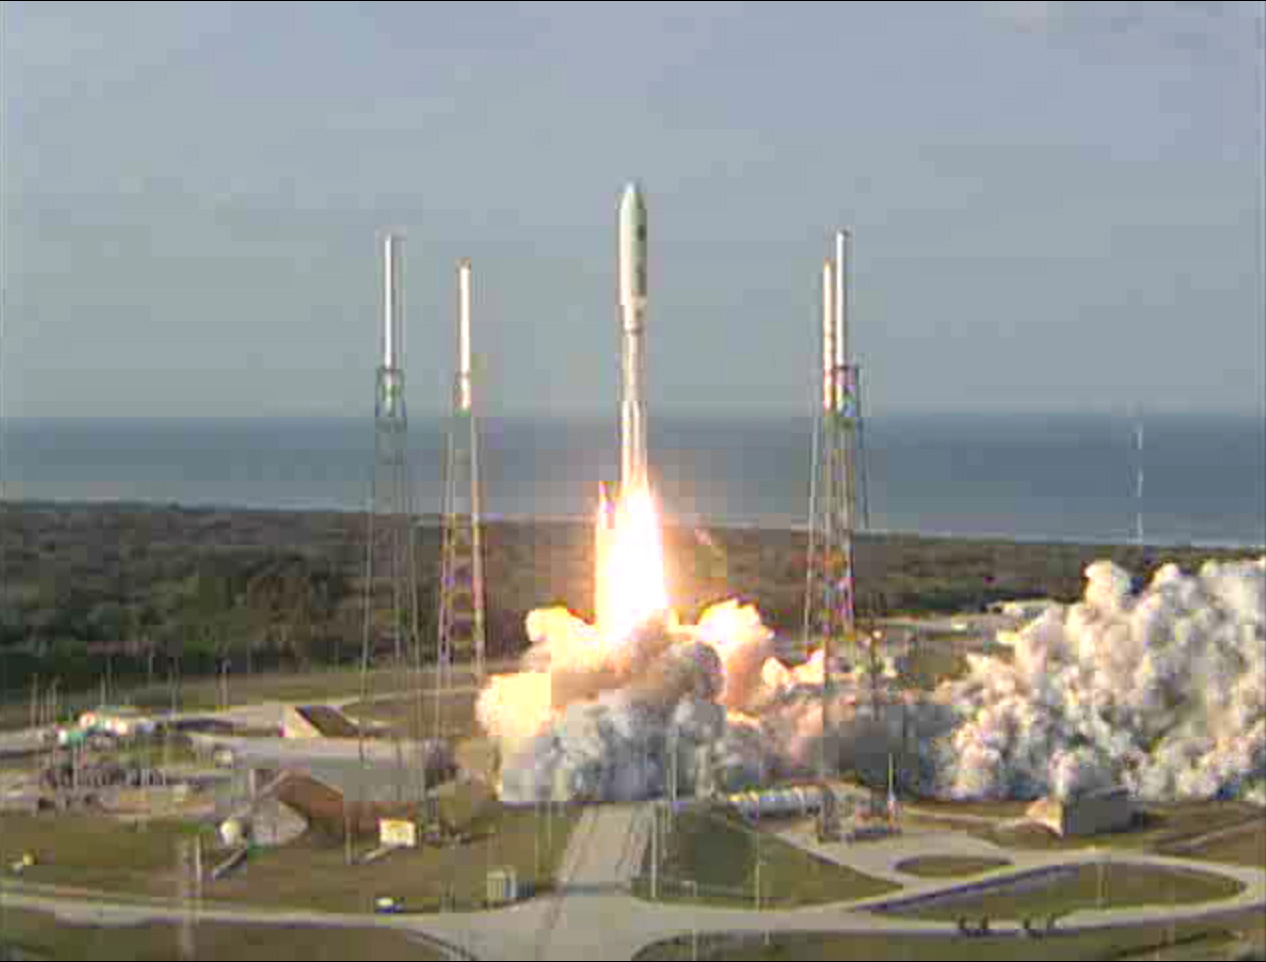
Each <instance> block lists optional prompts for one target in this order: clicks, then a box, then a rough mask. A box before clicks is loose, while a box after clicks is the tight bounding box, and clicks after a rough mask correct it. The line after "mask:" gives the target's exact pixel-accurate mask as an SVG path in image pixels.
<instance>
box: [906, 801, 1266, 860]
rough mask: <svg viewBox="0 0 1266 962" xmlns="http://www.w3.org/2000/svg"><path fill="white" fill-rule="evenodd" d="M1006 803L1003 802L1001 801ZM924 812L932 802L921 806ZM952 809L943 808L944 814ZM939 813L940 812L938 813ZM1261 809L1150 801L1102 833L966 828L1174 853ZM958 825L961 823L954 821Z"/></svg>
mask: <svg viewBox="0 0 1266 962" xmlns="http://www.w3.org/2000/svg"><path fill="white" fill-rule="evenodd" d="M1004 804H1005V803H1004ZM919 807H920V808H921V809H923V810H925V811H926V810H936V806H928V805H924V804H922V803H921V804H920V806H919ZM952 811H953V809H952V807H949V806H947V807H946V808H945V809H944V812H945V814H947V815H948V814H949V813H950V812H952ZM937 814H940V812H939V811H938V812H937ZM1263 818H1264V816H1263V812H1262V810H1261V809H1260V808H1259V807H1257V806H1256V805H1253V804H1251V803H1249V802H1220V801H1210V802H1181V803H1173V804H1149V805H1146V806H1144V807H1143V808H1141V809H1139V810H1138V811H1137V812H1136V813H1135V818H1134V824H1133V825H1132V826H1131V827H1130V828H1128V829H1125V830H1123V831H1119V832H1107V833H1105V834H1102V835H1090V836H1084V837H1080V838H1078V837H1070V838H1061V837H1060V836H1058V835H1056V834H1055V833H1054V832H1052V831H1050V830H1049V829H1047V828H1044V827H1042V826H1039V825H1032V824H1024V825H1011V826H994V827H990V826H976V827H970V828H969V829H968V830H969V831H970V832H971V833H972V834H973V835H977V836H979V837H980V838H983V839H985V840H987V841H990V842H994V843H995V844H998V845H1003V846H1007V847H1011V848H1019V849H1043V850H1049V851H1064V850H1076V849H1084V848H1090V847H1097V848H1120V849H1135V850H1149V851H1150V850H1155V851H1161V852H1170V851H1173V852H1174V854H1178V853H1177V852H1176V851H1174V847H1175V846H1179V845H1181V844H1182V843H1184V842H1188V841H1192V840H1197V839H1199V838H1201V837H1203V836H1205V835H1207V834H1210V833H1212V832H1219V831H1222V830H1224V829H1231V828H1237V827H1239V826H1243V825H1248V824H1256V823H1258V822H1261V821H1263ZM956 824H957V825H958V827H962V823H956Z"/></svg>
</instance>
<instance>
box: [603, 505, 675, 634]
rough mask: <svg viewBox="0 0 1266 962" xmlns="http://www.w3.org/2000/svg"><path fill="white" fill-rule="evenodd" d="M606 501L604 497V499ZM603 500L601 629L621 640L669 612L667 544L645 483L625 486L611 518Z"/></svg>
mask: <svg viewBox="0 0 1266 962" xmlns="http://www.w3.org/2000/svg"><path fill="white" fill-rule="evenodd" d="M604 502H605V499H604ZM609 514H610V512H609V510H608V507H607V505H606V504H605V503H604V504H603V505H602V507H601V508H600V516H599V518H598V545H599V547H598V570H597V571H596V572H595V573H594V576H595V577H596V578H597V579H598V588H597V596H598V603H597V608H598V611H597V628H598V633H599V635H600V636H601V637H602V638H603V639H605V640H607V641H610V642H621V641H624V640H626V639H627V638H629V636H630V635H632V634H633V632H634V631H635V630H636V629H637V628H638V626H639V625H643V624H645V623H646V622H648V621H650V620H652V619H654V618H657V617H661V616H663V615H664V614H665V613H666V612H667V611H668V590H667V588H666V587H665V580H664V547H663V543H662V541H661V539H660V527H659V514H658V512H657V511H656V509H655V501H654V499H653V498H652V497H651V492H650V489H649V488H648V487H647V486H646V485H638V486H636V487H634V488H632V489H631V490H628V491H622V492H621V493H620V500H619V502H618V503H617V504H616V506H615V511H614V517H613V518H612V517H609Z"/></svg>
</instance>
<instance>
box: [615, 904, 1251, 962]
mask: <svg viewBox="0 0 1266 962" xmlns="http://www.w3.org/2000/svg"><path fill="white" fill-rule="evenodd" d="M1249 944H1251V945H1255V946H1256V947H1257V948H1258V952H1259V954H1260V948H1261V946H1262V945H1263V944H1266V922H1263V920H1262V918H1261V917H1260V916H1259V915H1258V914H1257V913H1255V912H1252V913H1240V914H1237V915H1233V916H1228V917H1225V918H1222V919H1219V920H1217V921H1210V922H1191V923H1179V924H1176V925H1174V926H1173V927H1172V929H1171V928H1170V927H1169V926H1161V925H1136V926H1126V927H1122V928H1111V929H1100V930H1098V931H1094V932H1079V933H1076V934H1073V933H1069V934H1059V935H1055V936H1051V937H1046V938H1039V939H1030V938H1027V937H1023V936H986V937H976V938H962V937H961V936H958V935H954V936H940V935H928V936H920V935H899V934H895V933H876V934H873V935H836V934H830V933H823V934H818V933H795V934H773V935H771V936H770V937H769V939H768V940H766V939H765V938H764V937H763V936H761V935H753V936H747V937H743V938H741V939H740V938H737V937H734V936H716V935H706V936H702V937H700V939H699V958H701V959H709V960H712V959H726V960H734V962H798V960H805V962H809V960H827V959H874V960H876V962H884V960H888V959H891V960H912V962H923V960H927V962H934V960H939V959H946V960H956V959H963V960H968V962H974V960H980V962H991V960H998V962H1005V960H1009V959H1015V960H1017V962H1047V960H1050V962H1058V960H1063V959H1129V958H1138V959H1144V958H1146V959H1150V958H1154V957H1157V956H1160V955H1161V954H1162V953H1163V957H1164V958H1166V959H1195V958H1203V959H1212V958H1237V957H1240V956H1239V954H1238V953H1239V952H1241V951H1243V950H1245V949H1246V948H1247V946H1248V945H1249ZM636 958H637V959H638V960H639V962H659V960H664V962H669V960H679V959H689V958H691V945H690V937H689V936H686V937H685V938H676V939H673V940H671V941H669V942H662V943H659V944H658V945H653V946H649V947H648V948H646V949H645V950H643V951H642V952H640V953H639V954H638V955H637V956H636Z"/></svg>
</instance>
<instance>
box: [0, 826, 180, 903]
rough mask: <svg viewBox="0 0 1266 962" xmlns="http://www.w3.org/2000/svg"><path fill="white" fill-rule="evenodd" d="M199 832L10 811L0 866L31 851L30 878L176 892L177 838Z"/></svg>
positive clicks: (0, 833) (0, 831)
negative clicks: (34, 863)
mask: <svg viewBox="0 0 1266 962" xmlns="http://www.w3.org/2000/svg"><path fill="white" fill-rule="evenodd" d="M197 833H198V829H197V828H196V827H193V826H190V825H188V824H185V823H180V822H165V821H153V822H150V823H149V824H148V825H146V826H145V827H144V828H134V827H132V826H130V825H126V824H124V823H122V822H119V821H116V820H114V819H111V818H109V817H106V816H99V815H97V816H94V815H79V814H66V815H54V814H52V813H48V814H40V815H17V814H6V815H5V816H4V820H3V822H0V867H7V866H8V865H9V864H11V863H12V862H14V861H16V860H17V859H19V858H20V857H21V856H22V855H23V854H24V853H26V852H31V853H33V854H34V855H35V857H36V860H37V862H36V865H34V866H33V867H32V868H29V869H27V870H26V872H25V873H24V874H23V876H22V877H23V879H24V880H25V881H29V882H38V883H43V884H47V885H73V886H76V887H81V888H99V889H107V890H110V891H118V892H132V893H136V894H142V895H170V894H172V892H173V891H174V886H173V880H174V878H175V870H176V847H177V843H178V842H179V841H180V840H182V839H188V838H191V837H193V836H194V835H196V834H197Z"/></svg>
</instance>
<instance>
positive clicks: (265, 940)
mask: <svg viewBox="0 0 1266 962" xmlns="http://www.w3.org/2000/svg"><path fill="white" fill-rule="evenodd" d="M0 918H2V919H3V930H2V933H0V957H3V958H7V957H8V955H7V954H6V952H5V950H6V949H17V950H18V951H19V952H21V953H23V956H24V957H30V958H35V959H100V960H116V959H135V960H146V962H149V960H154V962H160V960H166V959H178V958H185V957H186V956H183V955H182V954H181V951H180V948H179V945H180V943H179V933H178V930H177V928H176V927H175V926H173V925H140V926H120V927H98V926H82V925H69V924H67V923H66V922H61V921H57V920H56V919H54V918H53V916H52V915H48V914H45V913H42V912H29V911H25V910H9V911H6V912H4V913H3V916H0ZM194 947H195V954H194V955H193V956H191V958H194V959H223V960H237V959H240V960H243V962H246V960H253V959H274V960H294V962H309V960H312V962H325V960H331V962H333V960H341V959H381V960H384V962H395V960H405V959H413V960H420V962H431V960H439V959H443V958H445V956H443V955H440V954H438V953H437V952H435V951H434V950H432V949H430V948H428V947H427V946H426V945H423V944H421V943H419V942H415V941H412V940H410V939H409V938H407V937H406V936H404V935H402V934H400V933H397V932H391V931H386V930H382V929H334V928H329V929H326V928H300V927H297V926H268V925H216V924H211V923H203V924H201V925H199V926H198V927H197V928H196V930H195V934H194Z"/></svg>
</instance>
